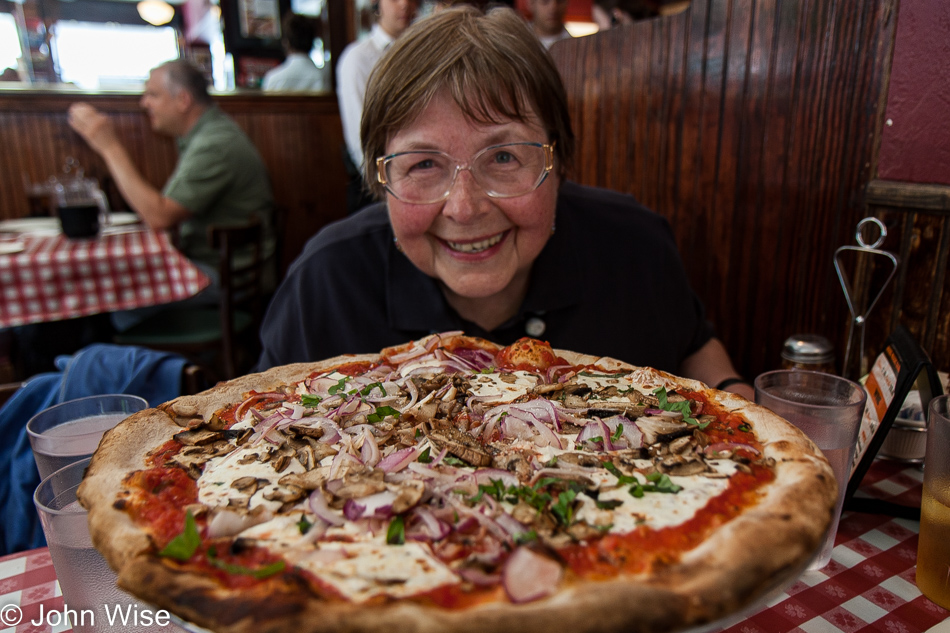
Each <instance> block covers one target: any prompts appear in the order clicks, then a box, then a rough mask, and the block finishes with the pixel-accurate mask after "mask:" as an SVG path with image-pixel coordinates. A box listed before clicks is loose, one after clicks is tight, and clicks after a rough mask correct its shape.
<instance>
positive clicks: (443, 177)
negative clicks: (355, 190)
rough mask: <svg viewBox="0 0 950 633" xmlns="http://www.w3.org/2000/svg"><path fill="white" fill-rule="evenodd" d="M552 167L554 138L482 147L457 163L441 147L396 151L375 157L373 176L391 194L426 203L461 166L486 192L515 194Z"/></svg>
mask: <svg viewBox="0 0 950 633" xmlns="http://www.w3.org/2000/svg"><path fill="white" fill-rule="evenodd" d="M553 168H554V143H551V144H547V143H545V144H541V143H506V144H504V145H492V146H491V147H486V148H485V149H483V150H481V151H480V152H478V153H477V154H475V155H474V156H472V157H471V159H469V161H468V163H467V164H463V163H462V162H460V161H459V160H458V159H456V158H453V157H451V156H449V155H448V154H446V153H445V152H439V151H436V150H423V151H418V152H400V153H398V154H390V155H389V156H381V157H379V158H377V159H376V172H377V173H376V178H377V180H378V181H379V183H380V184H382V185H383V186H384V187H385V188H386V191H388V192H389V193H391V194H392V195H393V196H395V197H396V198H397V199H399V200H402V201H403V202H409V203H412V204H432V203H435V202H441V201H443V200H445V199H446V198H448V197H449V193H450V192H451V191H452V186H453V185H454V184H455V179H456V178H458V175H459V172H460V171H462V170H463V169H467V170H469V171H470V172H471V173H472V176H473V177H474V178H475V182H477V183H478V184H479V186H480V187H481V188H482V189H484V190H485V193H487V194H488V195H489V196H491V197H492V198H515V197H518V196H523V195H525V194H526V193H530V192H532V191H534V190H535V189H537V188H538V187H539V186H541V183H542V182H544V179H545V178H547V176H548V173H549V172H550V171H551V170H552V169H553Z"/></svg>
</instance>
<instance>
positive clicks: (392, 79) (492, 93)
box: [360, 6, 574, 197]
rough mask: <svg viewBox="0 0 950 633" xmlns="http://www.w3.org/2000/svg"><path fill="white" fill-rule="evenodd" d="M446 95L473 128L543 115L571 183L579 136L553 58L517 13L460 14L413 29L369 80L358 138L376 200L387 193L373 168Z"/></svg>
mask: <svg viewBox="0 0 950 633" xmlns="http://www.w3.org/2000/svg"><path fill="white" fill-rule="evenodd" d="M443 89H447V90H448V91H449V93H450V94H451V95H452V98H453V99H454V100H455V103H456V104H458V106H459V108H461V110H462V112H464V113H465V115H466V116H467V117H469V118H471V119H472V120H474V121H478V122H483V123H495V122H497V121H498V119H499V117H503V118H507V119H514V120H517V121H527V119H528V117H529V116H530V115H531V114H537V115H538V117H539V118H540V119H541V124H542V125H543V126H544V128H545V131H546V132H547V134H548V142H549V143H550V142H554V143H555V146H554V154H555V158H556V160H557V169H558V173H560V174H561V176H562V177H563V176H565V175H566V173H567V171H568V169H569V167H570V162H571V159H572V157H573V155H574V132H573V131H572V130H571V119H570V115H569V114H568V110H567V96H566V94H565V92H564V84H563V83H561V76H560V75H559V74H558V71H557V68H555V66H554V63H553V62H552V61H551V58H550V57H549V56H548V54H547V51H545V50H544V47H543V46H542V45H541V43H540V42H539V41H538V38H537V37H536V36H535V35H534V33H533V32H532V31H531V29H530V28H529V27H528V26H527V24H525V22H524V20H522V19H521V17H520V16H519V15H518V14H517V13H515V12H514V11H513V10H511V9H508V8H496V9H492V10H491V11H489V12H488V13H482V12H481V11H480V10H478V9H477V8H475V7H472V6H459V7H453V8H451V9H446V10H444V11H440V12H438V13H436V14H434V15H432V16H429V17H427V18H424V19H422V20H420V21H419V22H417V23H416V24H414V25H412V26H411V27H410V28H409V29H407V30H406V32H405V33H403V34H402V36H401V37H399V38H398V39H396V41H395V42H394V43H393V44H392V46H390V47H389V50H388V51H387V52H386V54H385V55H384V56H383V57H382V59H380V61H379V63H378V64H377V65H376V68H375V69H374V70H373V73H372V74H371V75H370V78H369V83H368V85H367V87H366V99H365V101H364V104H363V119H362V123H361V126H360V138H361V140H362V143H363V156H364V157H365V160H366V168H365V178H366V183H367V185H368V186H369V187H370V189H371V190H372V191H373V192H374V193H375V194H376V195H377V196H380V197H381V196H382V195H383V193H384V191H383V188H382V186H381V185H380V184H379V183H378V182H377V181H376V168H375V165H374V161H375V160H376V158H377V157H379V156H382V155H383V154H384V153H385V151H386V143H387V142H388V141H389V140H390V139H391V138H392V137H393V136H394V135H396V134H397V133H398V132H399V131H400V130H402V129H404V128H406V127H407V126H409V125H411V124H412V123H413V121H415V119H416V117H417V116H418V115H419V113H420V112H421V111H422V110H423V109H424V108H425V107H426V106H427V105H428V104H429V103H430V102H431V100H432V98H433V97H434V96H435V95H436V94H437V93H438V92H440V91H441V90H443Z"/></svg>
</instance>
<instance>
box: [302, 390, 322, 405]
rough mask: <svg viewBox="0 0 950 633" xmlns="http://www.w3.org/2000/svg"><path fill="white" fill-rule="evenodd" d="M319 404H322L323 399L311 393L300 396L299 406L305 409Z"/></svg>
mask: <svg viewBox="0 0 950 633" xmlns="http://www.w3.org/2000/svg"><path fill="white" fill-rule="evenodd" d="M321 402H323V398H321V397H320V396H315V395H313V394H312V393H305V394H303V395H302V396H300V404H302V405H303V406H305V407H315V406H317V405H318V404H320V403H321Z"/></svg>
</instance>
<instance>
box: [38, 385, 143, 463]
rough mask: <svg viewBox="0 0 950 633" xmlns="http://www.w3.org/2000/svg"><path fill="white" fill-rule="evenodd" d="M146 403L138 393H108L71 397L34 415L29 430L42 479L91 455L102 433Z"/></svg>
mask: <svg viewBox="0 0 950 633" xmlns="http://www.w3.org/2000/svg"><path fill="white" fill-rule="evenodd" d="M147 407H148V403H147V402H146V401H145V400H144V399H143V398H139V397H138V396H130V395H126V394H108V395H100V396H89V397H87V398H78V399H76V400H69V401H67V402H64V403H62V404H57V405H56V406H52V407H50V408H48V409H44V410H42V411H40V412H39V413H37V414H36V415H34V416H33V417H32V418H30V421H29V422H27V423H26V432H27V434H28V435H29V436H30V446H31V447H32V448H33V457H34V458H35V459H36V468H37V470H39V471H40V479H46V478H47V477H49V476H50V475H51V474H53V473H54V472H56V471H57V470H59V469H60V468H62V467H63V466H67V465H69V464H72V463H73V462H76V461H79V460H81V459H83V458H84V457H89V456H91V455H92V454H93V453H94V452H95V451H96V448H98V446H99V440H101V439H102V435H103V433H105V432H106V431H108V430H109V429H111V428H112V427H114V426H115V425H116V424H118V423H119V422H121V421H122V420H124V419H125V418H127V417H129V416H130V415H132V414H133V413H135V412H136V411H141V410H142V409H145V408H147Z"/></svg>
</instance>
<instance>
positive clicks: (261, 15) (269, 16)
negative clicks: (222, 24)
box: [237, 0, 281, 40]
mask: <svg viewBox="0 0 950 633" xmlns="http://www.w3.org/2000/svg"><path fill="white" fill-rule="evenodd" d="M237 6H238V21H239V23H240V26H241V37H243V38H248V39H264V40H279V39H280V36H281V33H280V3H279V2H278V0H237Z"/></svg>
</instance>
